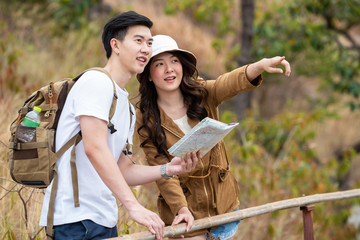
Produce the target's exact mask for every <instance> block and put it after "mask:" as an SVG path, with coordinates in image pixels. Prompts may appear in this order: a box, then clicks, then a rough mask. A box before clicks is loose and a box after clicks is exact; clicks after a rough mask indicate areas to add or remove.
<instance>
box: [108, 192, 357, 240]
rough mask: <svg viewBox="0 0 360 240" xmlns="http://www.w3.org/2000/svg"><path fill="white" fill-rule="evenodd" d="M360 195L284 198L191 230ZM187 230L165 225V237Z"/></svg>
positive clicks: (198, 223)
mask: <svg viewBox="0 0 360 240" xmlns="http://www.w3.org/2000/svg"><path fill="white" fill-rule="evenodd" d="M355 197H360V189H353V190H348V191H341V192H332V193H322V194H315V195H311V196H305V197H299V198H292V199H288V200H282V201H278V202H273V203H267V204H264V205H260V206H256V207H250V208H246V209H242V210H238V211H236V212H231V213H225V214H220V215H217V216H213V217H208V218H202V219H197V220H195V221H194V224H193V227H192V228H191V230H190V231H189V232H193V231H196V230H200V229H204V228H210V227H214V226H218V225H221V224H224V223H229V222H234V221H238V220H241V219H246V218H250V217H255V216H258V215H262V214H265V213H271V212H275V211H279V210H283V209H288V208H295V207H301V206H306V205H310V204H314V203H320V202H329V201H335V200H341V199H348V198H355ZM185 232H186V224H185V223H181V224H178V225H176V226H169V227H165V229H164V237H173V236H175V235H179V234H183V233H185ZM111 239H112V240H115V239H118V240H119V239H142V240H147V239H155V235H152V234H151V233H150V232H148V231H145V232H139V233H134V234H130V235H124V236H119V237H116V238H111Z"/></svg>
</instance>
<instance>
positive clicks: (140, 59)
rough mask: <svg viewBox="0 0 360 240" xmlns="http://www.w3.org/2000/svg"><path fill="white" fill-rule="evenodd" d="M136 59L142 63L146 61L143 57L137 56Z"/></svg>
mask: <svg viewBox="0 0 360 240" xmlns="http://www.w3.org/2000/svg"><path fill="white" fill-rule="evenodd" d="M136 59H137V60H139V61H140V62H143V63H146V60H147V59H146V58H145V57H137V58H136Z"/></svg>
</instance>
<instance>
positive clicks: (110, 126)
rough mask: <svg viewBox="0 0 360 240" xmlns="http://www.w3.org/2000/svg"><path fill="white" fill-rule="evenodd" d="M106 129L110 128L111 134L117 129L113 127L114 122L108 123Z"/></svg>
mask: <svg viewBox="0 0 360 240" xmlns="http://www.w3.org/2000/svg"><path fill="white" fill-rule="evenodd" d="M108 129H110V133H111V134H113V133H115V132H116V131H117V130H116V129H115V126H114V124H112V123H110V124H109V125H108Z"/></svg>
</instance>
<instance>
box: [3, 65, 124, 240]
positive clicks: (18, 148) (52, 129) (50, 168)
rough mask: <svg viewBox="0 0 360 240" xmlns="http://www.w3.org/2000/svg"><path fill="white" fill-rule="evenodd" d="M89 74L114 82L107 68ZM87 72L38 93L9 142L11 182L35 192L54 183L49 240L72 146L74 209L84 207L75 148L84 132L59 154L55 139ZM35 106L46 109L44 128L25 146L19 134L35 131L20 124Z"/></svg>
mask: <svg viewBox="0 0 360 240" xmlns="http://www.w3.org/2000/svg"><path fill="white" fill-rule="evenodd" d="M89 70H97V71H100V72H103V73H105V74H106V75H107V76H108V77H109V78H110V79H111V76H110V75H109V73H108V72H107V71H105V69H103V68H91V69H88V70H86V71H89ZM86 71H84V72H83V73H81V74H79V75H78V76H77V77H75V78H65V79H63V80H60V81H57V82H51V83H50V84H49V85H47V86H44V87H42V88H40V89H39V90H37V91H35V92H34V93H33V94H31V95H30V97H29V98H28V99H27V100H26V101H25V103H24V105H23V106H22V107H21V108H20V110H19V111H18V113H19V115H18V117H17V119H15V120H14V121H13V122H12V123H11V125H10V133H11V136H10V140H9V142H10V143H9V150H8V152H7V159H8V162H9V165H10V175H11V178H12V179H13V180H14V181H15V182H17V183H20V184H23V185H26V186H29V187H34V188H46V187H47V186H48V185H49V184H50V183H51V181H52V180H54V182H53V186H52V189H51V196H50V202H49V210H48V216H47V229H46V235H47V237H48V239H52V237H53V221H54V204H55V195H56V190H57V184H58V176H57V167H56V161H57V160H58V159H59V158H60V157H61V155H63V154H64V153H65V152H66V150H68V149H69V148H70V147H72V146H73V148H72V150H71V160H70V164H71V176H72V186H73V192H74V205H75V207H79V206H80V203H79V189H78V179H77V170H76V164H75V146H76V145H77V144H78V143H79V142H80V141H81V139H82V137H81V132H79V133H77V134H76V135H75V136H74V137H72V138H71V139H70V140H69V141H68V142H67V143H65V144H64V146H62V147H61V148H60V149H59V151H57V152H55V149H56V142H55V139H56V129H57V126H58V122H59V118H60V115H61V112H62V110H63V107H64V104H65V101H66V98H67V95H68V93H69V91H70V89H71V88H72V86H73V85H74V84H75V83H76V81H77V80H78V79H79V78H80V77H81V76H82V75H83V74H84V73H85V72H86ZM112 83H113V86H114V96H113V100H112V104H111V108H110V112H109V124H108V128H109V129H110V131H111V133H114V132H115V131H116V129H115V128H114V125H113V124H112V123H111V121H110V119H111V118H112V117H113V115H114V113H115V109H116V100H117V94H116V88H115V83H114V81H113V80H112ZM34 106H37V107H40V108H41V109H42V111H41V113H40V121H41V122H40V125H39V127H37V128H35V131H36V135H35V138H34V139H33V140H32V142H21V140H20V139H21V138H19V134H21V133H22V131H28V130H32V129H29V128H31V127H25V126H22V125H21V124H20V123H21V122H22V120H23V118H24V117H25V115H26V114H27V113H28V112H29V111H31V110H32V109H33V107H34ZM130 116H131V114H130Z"/></svg>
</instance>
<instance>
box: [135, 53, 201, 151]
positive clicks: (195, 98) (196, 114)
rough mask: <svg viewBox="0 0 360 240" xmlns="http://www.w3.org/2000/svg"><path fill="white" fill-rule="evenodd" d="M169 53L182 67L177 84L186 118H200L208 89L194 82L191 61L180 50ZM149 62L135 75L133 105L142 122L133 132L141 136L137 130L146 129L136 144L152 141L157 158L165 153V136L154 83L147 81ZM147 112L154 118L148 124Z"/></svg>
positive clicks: (194, 71)
mask: <svg viewBox="0 0 360 240" xmlns="http://www.w3.org/2000/svg"><path fill="white" fill-rule="evenodd" d="M172 53H173V54H174V55H175V56H176V57H177V58H178V59H179V60H180V62H181V65H182V68H183V78H182V81H181V84H180V90H181V93H182V94H183V97H184V104H185V106H186V107H187V112H186V114H187V116H188V118H191V119H198V120H202V119H204V118H205V117H207V116H208V112H207V110H206V108H205V107H204V99H205V98H206V97H207V95H208V92H207V90H206V89H205V87H204V86H203V85H202V84H201V83H200V82H199V81H197V78H198V71H197V69H196V66H195V65H194V64H193V62H192V61H190V59H188V57H187V56H186V55H185V54H182V53H181V52H176V51H175V52H172ZM151 62H152V59H150V62H149V63H148V64H147V65H146V67H145V69H144V72H143V73H142V74H141V75H140V76H139V78H138V80H139V82H140V86H139V94H140V100H139V102H138V103H137V104H136V106H137V107H138V108H139V109H140V112H141V113H142V125H141V126H140V127H139V129H138V130H137V132H138V134H139V135H140V136H142V137H143V136H144V135H142V134H141V131H146V133H147V136H148V137H147V138H146V139H145V140H144V141H143V142H142V143H141V144H140V146H141V147H144V146H145V145H146V144H147V143H149V142H152V143H153V144H154V145H155V146H156V148H157V150H158V155H157V156H156V157H158V156H160V155H163V154H165V150H164V148H165V142H166V136H165V132H164V129H163V128H162V127H161V119H160V111H159V107H158V105H157V97H158V96H157V92H156V88H155V85H154V83H153V82H152V81H149V77H150V65H151ZM151 115H153V117H154V121H153V123H152V124H151V125H150V117H151ZM152 129H154V130H152Z"/></svg>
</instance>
